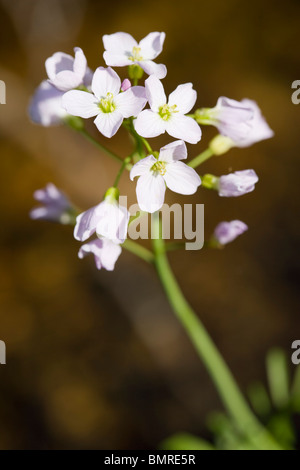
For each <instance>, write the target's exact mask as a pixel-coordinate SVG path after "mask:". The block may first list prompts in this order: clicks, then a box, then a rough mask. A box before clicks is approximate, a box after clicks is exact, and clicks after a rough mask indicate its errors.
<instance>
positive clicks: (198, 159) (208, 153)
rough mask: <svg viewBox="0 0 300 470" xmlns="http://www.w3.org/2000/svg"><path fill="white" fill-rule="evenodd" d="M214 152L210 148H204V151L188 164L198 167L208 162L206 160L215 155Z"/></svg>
mask: <svg viewBox="0 0 300 470" xmlns="http://www.w3.org/2000/svg"><path fill="white" fill-rule="evenodd" d="M213 155H214V153H213V151H212V150H211V149H210V148H208V149H206V150H204V152H202V153H200V155H198V156H197V157H195V158H193V160H191V161H190V162H189V163H188V165H189V166H190V167H191V168H197V166H199V165H201V164H202V163H204V162H206V160H208V159H209V158H211V157H213Z"/></svg>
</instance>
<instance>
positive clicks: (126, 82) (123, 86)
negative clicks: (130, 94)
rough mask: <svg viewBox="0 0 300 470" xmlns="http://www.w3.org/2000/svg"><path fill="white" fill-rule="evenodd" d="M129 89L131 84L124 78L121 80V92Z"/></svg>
mask: <svg viewBox="0 0 300 470" xmlns="http://www.w3.org/2000/svg"><path fill="white" fill-rule="evenodd" d="M129 88H131V82H130V80H128V78H125V80H123V82H122V85H121V90H122V91H127V90H128V89H129Z"/></svg>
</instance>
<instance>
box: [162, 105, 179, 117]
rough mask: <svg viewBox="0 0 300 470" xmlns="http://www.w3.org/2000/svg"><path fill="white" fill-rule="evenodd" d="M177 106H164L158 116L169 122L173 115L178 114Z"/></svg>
mask: <svg viewBox="0 0 300 470" xmlns="http://www.w3.org/2000/svg"><path fill="white" fill-rule="evenodd" d="M176 108H177V105H176V104H174V105H173V106H169V105H168V104H164V105H163V106H161V107H160V108H159V111H158V114H159V115H160V117H161V118H162V119H163V120H164V121H168V120H169V119H170V117H171V116H172V114H173V113H178V111H176Z"/></svg>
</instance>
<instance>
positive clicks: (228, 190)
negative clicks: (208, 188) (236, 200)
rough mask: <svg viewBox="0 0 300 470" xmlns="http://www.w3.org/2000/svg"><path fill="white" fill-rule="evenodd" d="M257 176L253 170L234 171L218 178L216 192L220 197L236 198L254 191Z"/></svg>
mask: <svg viewBox="0 0 300 470" xmlns="http://www.w3.org/2000/svg"><path fill="white" fill-rule="evenodd" d="M257 182H258V176H257V174H256V173H255V171H254V170H243V171H235V172H234V173H230V174H229V175H223V176H221V177H220V178H219V182H218V191H219V196H222V197H237V196H242V195H243V194H247V193H251V192H252V191H254V189H255V183H257Z"/></svg>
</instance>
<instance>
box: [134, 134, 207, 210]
mask: <svg viewBox="0 0 300 470" xmlns="http://www.w3.org/2000/svg"><path fill="white" fill-rule="evenodd" d="M186 158H187V149H186V145H185V143H184V142H183V141H182V140H179V141H176V142H172V143H171V144H168V145H166V146H165V147H163V148H161V149H160V153H159V157H158V158H155V157H154V156H153V155H149V156H148V157H146V158H144V159H142V160H140V161H139V162H138V163H136V164H135V165H134V166H133V168H132V169H131V171H130V178H131V180H133V179H134V178H135V177H136V176H139V179H138V182H137V187H136V194H137V200H138V204H139V206H140V208H141V210H143V211H146V212H151V213H152V212H155V211H157V210H159V209H160V208H161V207H162V205H163V203H164V199H165V191H166V187H168V188H169V189H171V191H174V192H175V193H179V194H194V193H195V192H196V191H197V188H198V187H199V186H200V184H201V179H200V177H199V175H198V174H197V173H196V171H195V170H193V169H192V168H191V167H189V166H188V165H186V164H185V163H183V162H181V161H180V160H184V159H186Z"/></svg>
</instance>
